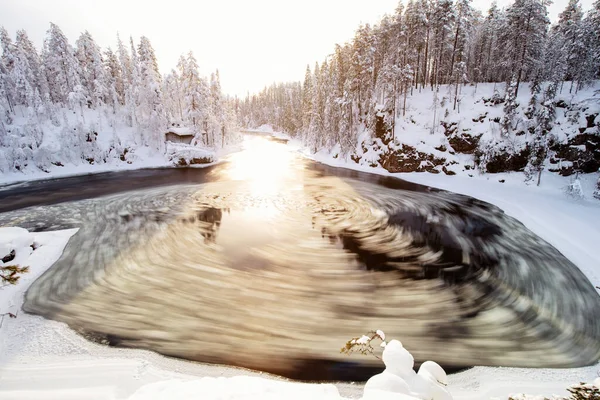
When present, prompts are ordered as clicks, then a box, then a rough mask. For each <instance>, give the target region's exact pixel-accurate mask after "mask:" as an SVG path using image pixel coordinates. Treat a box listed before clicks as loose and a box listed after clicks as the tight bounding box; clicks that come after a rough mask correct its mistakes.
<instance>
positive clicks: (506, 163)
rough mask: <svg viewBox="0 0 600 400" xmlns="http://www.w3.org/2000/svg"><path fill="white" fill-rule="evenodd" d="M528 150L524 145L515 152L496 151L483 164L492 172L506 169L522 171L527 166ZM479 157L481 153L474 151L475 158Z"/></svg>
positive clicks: (506, 170) (505, 170)
mask: <svg viewBox="0 0 600 400" xmlns="http://www.w3.org/2000/svg"><path fill="white" fill-rule="evenodd" d="M530 152H531V151H530V150H529V148H527V147H526V148H524V149H522V150H521V151H520V152H519V153H515V154H509V153H505V152H499V153H496V154H494V155H492V156H491V157H490V159H489V161H488V162H487V163H486V164H485V165H484V167H485V170H486V171H487V172H489V173H492V174H495V173H498V172H508V171H523V170H524V169H525V166H527V162H528V160H529V154H530ZM480 157H481V154H477V152H476V154H475V158H476V160H478V159H479V158H480ZM478 163H479V162H478Z"/></svg>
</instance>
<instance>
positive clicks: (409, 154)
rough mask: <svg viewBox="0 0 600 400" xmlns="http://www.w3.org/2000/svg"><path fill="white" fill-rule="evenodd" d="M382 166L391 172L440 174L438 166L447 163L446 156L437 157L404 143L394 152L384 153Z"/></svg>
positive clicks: (381, 158)
mask: <svg viewBox="0 0 600 400" xmlns="http://www.w3.org/2000/svg"><path fill="white" fill-rule="evenodd" d="M379 162H380V164H381V166H382V167H383V168H385V169H386V170H388V171H389V172H432V173H434V174H438V173H439V172H440V171H439V170H438V169H436V167H439V166H442V165H444V164H445V163H446V159H445V158H437V157H435V156H434V155H433V154H428V153H424V152H421V151H417V149H415V148H414V147H412V146H409V145H406V144H402V148H401V149H399V150H396V151H394V152H388V153H385V154H382V156H381V157H380V160H379Z"/></svg>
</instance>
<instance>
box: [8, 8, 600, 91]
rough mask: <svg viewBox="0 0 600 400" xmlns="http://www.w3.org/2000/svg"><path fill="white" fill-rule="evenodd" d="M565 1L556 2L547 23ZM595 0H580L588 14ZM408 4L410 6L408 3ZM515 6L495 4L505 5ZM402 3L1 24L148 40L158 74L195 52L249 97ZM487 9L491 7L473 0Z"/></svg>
mask: <svg viewBox="0 0 600 400" xmlns="http://www.w3.org/2000/svg"><path fill="white" fill-rule="evenodd" d="M567 1H568V0H555V1H554V4H553V5H552V6H551V7H550V18H551V20H552V21H554V20H556V19H557V16H558V14H559V13H560V11H562V9H563V8H564V7H565V5H566V4H567ZM592 1H593V0H582V5H583V9H584V10H587V9H589V8H590V7H591V4H592ZM405 3H406V1H405ZM510 3H511V1H510V0H498V5H499V6H500V7H503V6H506V5H507V4H510ZM397 4H398V0H300V1H285V0H209V1H206V0H188V1H185V0H160V1H157V0H146V1H143V0H96V1H94V0H0V25H3V26H4V27H5V28H6V29H7V30H8V32H9V33H10V34H11V35H12V36H13V38H14V34H15V33H16V31H17V29H25V30H26V31H27V33H28V34H29V37H30V38H31V39H32V40H33V41H34V43H35V44H36V45H37V46H38V47H39V48H41V45H42V42H43V39H44V37H45V32H46V30H47V29H48V27H49V22H50V21H52V22H54V23H55V24H57V25H58V26H60V28H61V29H62V30H63V32H64V33H65V34H66V35H67V37H68V38H69V40H70V41H71V43H72V44H74V43H75V40H76V39H77V37H78V36H79V34H80V33H81V32H83V31H84V30H88V31H89V32H90V33H91V34H92V36H93V37H94V39H95V40H96V41H97V42H98V44H99V45H100V46H102V47H103V48H104V47H107V46H112V47H113V49H114V48H115V45H116V35H117V32H119V33H120V35H121V39H122V40H123V41H127V42H128V41H129V36H130V35H132V36H133V38H134V40H135V41H136V44H137V41H138V39H139V37H140V36H141V35H145V36H147V37H148V38H149V39H150V41H151V43H152V45H153V47H154V49H155V51H156V54H157V57H158V62H159V65H160V68H161V70H162V71H163V72H168V71H170V70H171V68H174V67H175V65H176V63H177V59H178V58H179V55H180V54H181V53H183V52H186V53H187V51H188V50H192V51H193V52H194V54H195V56H196V58H197V59H198V63H199V64H200V68H201V70H202V72H203V73H204V74H209V73H210V72H211V71H214V70H215V69H217V68H218V69H219V72H220V75H221V85H222V88H223V90H224V92H225V93H228V94H231V95H238V96H242V97H243V96H245V94H246V93H247V92H248V91H249V92H251V93H252V92H256V91H259V90H260V89H262V88H263V87H264V86H265V85H268V84H270V83H272V82H281V81H292V80H302V79H303V78H304V71H305V69H306V65H307V64H311V66H312V65H314V63H315V61H319V62H321V61H322V60H323V59H324V58H325V57H326V56H327V55H328V54H330V53H332V52H333V49H334V44H335V43H344V42H346V41H348V40H349V39H351V38H352V36H353V35H354V31H355V30H356V28H358V26H359V24H360V23H361V22H362V23H371V24H372V23H375V22H377V21H378V20H379V18H380V17H381V16H382V15H383V14H385V13H392V12H394V10H395V8H396V6H397ZM473 4H474V6H475V7H476V8H479V9H482V10H484V11H486V10H487V8H488V7H489V4H490V1H486V0H474V1H473Z"/></svg>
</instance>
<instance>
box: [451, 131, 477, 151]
mask: <svg viewBox="0 0 600 400" xmlns="http://www.w3.org/2000/svg"><path fill="white" fill-rule="evenodd" d="M481 136H482V135H479V136H471V135H468V134H465V133H463V134H461V135H460V136H458V135H453V136H452V137H450V138H449V139H448V142H449V143H450V146H452V148H453V149H454V150H456V151H457V152H458V153H463V154H473V153H474V152H475V150H476V149H477V146H478V145H479V140H480V139H481Z"/></svg>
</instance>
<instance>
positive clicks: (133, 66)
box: [0, 23, 236, 167]
mask: <svg viewBox="0 0 600 400" xmlns="http://www.w3.org/2000/svg"><path fill="white" fill-rule="evenodd" d="M0 45H1V48H2V55H1V57H0V147H5V148H12V149H14V150H15V151H16V152H17V153H19V152H20V153H31V152H35V150H36V149H37V148H39V147H40V146H41V145H42V142H43V140H44V138H43V136H44V129H43V128H42V125H43V124H44V123H45V122H48V121H51V123H52V125H54V126H55V127H61V126H63V127H64V128H66V127H67V125H69V124H72V122H67V117H66V114H65V110H73V111H75V112H76V114H77V115H78V120H79V122H78V123H79V125H87V126H88V127H92V126H96V128H97V125H98V122H97V121H86V114H88V113H87V110H97V111H98V113H97V114H98V115H99V117H98V118H100V119H101V120H103V121H104V122H103V123H105V124H108V126H110V127H111V128H112V129H113V130H115V131H116V130H117V128H118V127H120V126H128V127H132V128H134V132H135V135H134V141H135V143H134V144H135V145H139V146H147V147H150V148H153V149H156V150H161V149H164V133H165V130H166V129H167V128H168V127H169V126H172V125H185V126H187V127H190V128H191V129H192V130H193V132H195V133H197V134H198V138H199V140H200V141H201V143H202V144H203V145H205V146H208V147H215V146H223V145H225V144H227V142H228V141H229V140H230V133H232V132H233V130H234V124H235V122H236V121H235V114H234V110H233V107H232V104H231V102H230V101H229V100H228V99H227V98H226V97H225V96H223V94H222V93H221V86H220V82H219V74H218V71H217V72H215V73H213V74H211V76H210V78H208V79H207V78H205V77H203V76H201V75H200V73H199V68H198V62H197V60H196V59H195V57H194V55H193V54H192V53H191V52H190V53H188V54H186V55H182V56H181V58H180V59H179V62H178V64H177V67H176V68H175V69H173V70H172V71H171V73H169V74H167V75H165V76H162V75H161V73H160V71H159V68H158V61H157V58H156V54H155V51H154V49H153V47H152V44H151V43H150V40H149V39H148V38H147V37H145V36H142V37H141V38H140V40H139V43H137V44H136V43H134V41H133V39H132V38H130V41H129V44H128V45H126V44H125V43H123V41H122V40H121V38H120V37H117V47H116V49H115V50H113V49H111V48H110V47H109V48H107V49H104V50H103V49H101V48H100V46H98V44H97V43H96V42H95V40H94V38H93V37H92V35H91V34H90V33H89V32H87V31H86V32H84V33H82V34H81V35H80V36H79V38H78V39H77V41H76V42H75V45H74V46H73V45H71V44H70V43H69V41H68V39H67V37H66V36H65V35H64V33H63V32H62V31H61V29H60V28H59V27H58V26H57V25H56V24H53V23H51V24H50V29H49V30H48V31H47V35H46V38H45V40H44V44H43V48H42V50H41V53H39V52H38V51H37V50H36V48H35V46H34V44H33V42H32V41H31V39H30V38H29V37H28V35H27V32H26V31H24V30H19V31H17V33H16V37H15V39H14V40H13V38H11V37H10V35H9V34H8V32H7V31H6V29H4V28H0ZM17 118H25V119H26V121H27V122H26V128H27V129H26V130H27V132H24V131H23V130H22V129H21V130H20V129H14V127H11V125H13V124H15V123H16V122H15V120H16V119H17ZM94 118H95V117H94ZM17 128H18V127H17ZM32 131H35V132H33V134H32ZM72 131H73V130H71V133H68V134H66V135H65V137H63V138H62V140H64V141H74V142H77V140H78V139H77V138H75V137H70V136H69V135H71V136H72V135H75V134H74V133H73V132H72ZM75 131H77V129H75ZM79 131H80V132H79V133H80V134H81V135H83V136H85V137H86V139H85V140H86V141H89V133H90V132H89V131H90V129H79ZM32 138H33V139H32ZM114 141H115V142H119V141H120V137H119V134H118V133H116V132H115V137H114ZM114 145H115V146H118V143H115V144H114ZM15 157H16V158H19V156H18V155H17V156H15ZM20 157H21V158H23V157H24V158H27V157H28V154H21V155H20ZM12 161H15V160H14V159H13V160H12ZM9 167H10V166H9Z"/></svg>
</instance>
